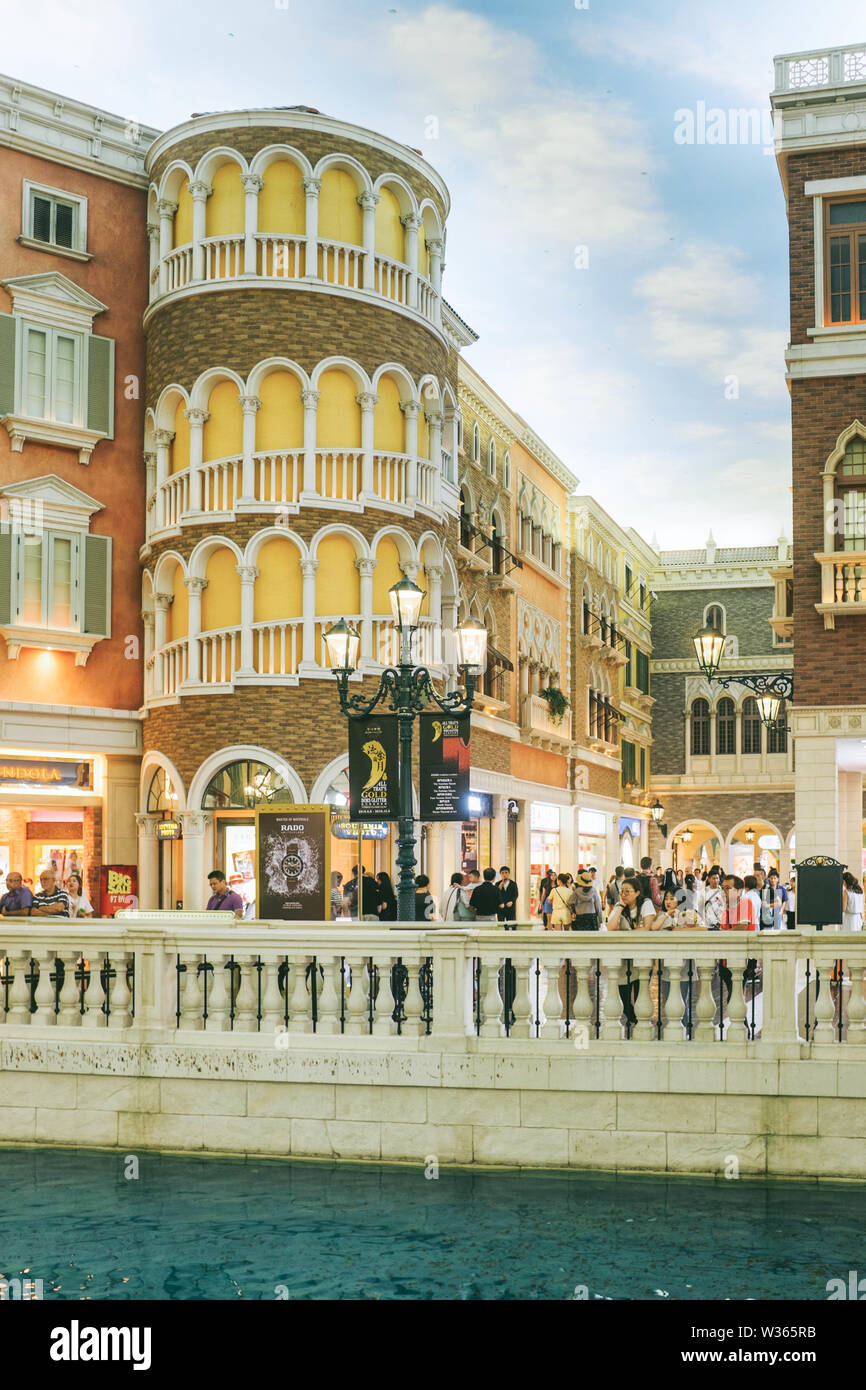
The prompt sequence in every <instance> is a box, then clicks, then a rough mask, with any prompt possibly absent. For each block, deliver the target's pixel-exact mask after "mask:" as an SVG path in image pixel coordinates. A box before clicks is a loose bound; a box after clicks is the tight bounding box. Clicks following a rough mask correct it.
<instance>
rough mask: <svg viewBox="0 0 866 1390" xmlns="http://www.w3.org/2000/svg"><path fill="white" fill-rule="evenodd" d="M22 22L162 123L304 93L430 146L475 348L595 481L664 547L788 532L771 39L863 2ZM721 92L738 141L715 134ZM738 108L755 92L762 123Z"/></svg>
mask: <svg viewBox="0 0 866 1390" xmlns="http://www.w3.org/2000/svg"><path fill="white" fill-rule="evenodd" d="M578 3H579V4H580V6H581V7H580V8H578ZM4 37H5V42H4V53H5V55H6V56H5V58H4V60H3V62H4V67H5V69H6V71H7V73H8V74H9V75H10V76H13V77H17V78H20V79H23V80H24V81H27V82H32V83H35V84H37V85H39V86H42V87H47V88H49V89H50V90H52V91H56V92H58V93H61V94H63V95H65V96H69V97H72V98H77V99H79V100H82V101H87V102H89V103H91V104H92V105H95V106H99V107H103V108H104V109H106V110H109V111H112V112H115V113H117V114H118V115H122V116H125V117H128V118H129V119H131V120H138V121H140V122H142V123H144V124H149V125H152V126H156V127H158V128H160V129H167V128H168V127H170V126H171V125H174V124H177V123H179V122H181V121H183V120H185V119H187V118H188V117H189V116H190V115H191V113H192V112H193V111H212V110H223V109H232V108H241V107H257V106H288V105H295V104H302V105H309V106H313V107H316V108H318V109H319V110H320V111H322V112H324V113H326V114H327V115H330V116H333V117H336V118H338V119H340V120H345V121H350V122H354V123H356V124H358V125H362V126H366V127H369V128H371V129H373V130H378V131H381V132H382V133H384V134H386V135H389V136H391V137H393V138H394V139H396V140H399V141H402V142H404V143H406V144H408V145H411V146H413V147H415V148H417V149H420V150H422V151H423V153H424V155H425V157H426V158H427V159H429V160H430V162H431V163H432V164H433V165H434V166H435V168H436V169H437V170H438V171H439V173H440V174H441V175H442V177H443V178H444V180H445V182H446V184H447V185H448V188H449V190H450V193H451V199H452V212H451V216H450V218H449V222H448V241H447V249H446V255H445V261H446V268H445V274H444V279H443V290H444V293H445V297H446V298H447V299H448V301H449V302H450V303H451V304H452V305H453V306H454V308H455V309H456V310H457V312H458V313H459V314H460V316H461V317H462V318H463V319H465V320H466V321H467V322H468V323H469V324H470V325H471V326H472V328H473V329H474V330H475V331H476V332H477V333H478V335H479V341H478V342H477V343H476V344H474V345H473V346H472V347H471V348H468V349H466V351H465V356H466V357H467V360H469V361H471V363H472V365H473V366H474V367H475V369H476V370H477V371H479V372H480V373H481V374H482V376H484V377H485V378H486V380H487V381H488V382H489V383H490V385H491V386H492V387H493V389H494V390H495V391H497V392H498V394H499V395H500V396H502V397H503V399H504V400H505V401H506V402H507V403H508V405H509V406H511V407H512V409H514V410H515V411H517V412H518V413H519V414H520V415H522V416H523V418H524V419H525V420H526V421H527V422H528V423H529V424H530V425H531V426H532V428H533V429H534V430H535V431H536V433H537V434H539V435H540V436H541V438H542V439H543V440H544V441H545V442H546V443H547V444H548V445H549V446H550V448H552V449H553V450H554V451H555V452H556V453H557V454H558V455H559V456H560V458H561V459H562V460H563V461H564V463H565V464H566V465H567V466H568V468H570V469H571V471H572V472H573V473H575V474H577V476H578V478H579V479H580V485H579V491H580V492H582V493H590V494H592V495H593V496H594V497H596V498H597V500H598V501H599V502H600V503H601V505H602V506H603V507H605V508H606V509H607V510H608V511H609V512H610V513H611V515H612V516H613V517H614V519H615V520H616V521H617V522H619V524H620V525H623V526H634V527H635V528H636V529H637V530H639V531H640V532H641V533H642V534H643V535H644V536H645V537H646V539H647V540H650V539H651V538H652V537H653V535H655V536H657V538H658V541H659V543H660V544H661V546H662V548H665V549H679V548H683V547H695V546H701V545H702V544H703V543H704V540H705V539H706V536H707V533H708V532H709V530H710V529H712V532H713V534H714V536H715V539H716V541H717V543H718V544H719V545H750V544H751V545H754V544H772V543H774V542H775V541H776V539H777V537H778V535H779V533H780V531H781V530H783V529H784V530H785V531H786V533H787V534H788V535H789V536H790V533H791V527H790V510H791V498H790V404H789V396H788V391H787V387H786V384H785V364H784V350H785V344H786V341H787V330H788V293H787V227H786V221H785V206H784V198H783V194H782V189H781V184H780V182H779V176H778V171H777V168H776V161H775V158H774V155H773V151H772V140H771V138H769V139H768V138H767V135H768V134H769V136H770V137H771V131H770V132H766V131H762V130H761V128H760V127H761V115H762V113H765V112H768V111H769V101H768V93H769V91H770V90H771V88H772V86H773V67H772V59H773V57H774V55H776V54H781V53H791V52H799V51H804V50H808V49H815V48H818V49H820V48H826V47H831V46H833V47H836V46H842V45H845V44H851V43H856V42H858V41H860V40H866V12H864V11H863V9H862V6H856V7H855V5H854V4H853V3H850V0H849V3H841V0H823V2H822V4H821V5H820V6H816V5H815V4H814V2H813V0H760V3H759V4H755V3H754V0H728V3H726V4H724V5H719V4H718V3H717V0H668V3H653V0H644V2H643V3H639V0H577V3H576V0H541V3H536V4H530V3H526V0H524V2H523V3H518V2H517V0H502V3H489V4H482V3H475V4H456V3H434V4H427V3H423V0H419V2H418V3H406V0H393V3H388V0H385V3H377V2H376V0H207V3H203V0H180V3H176V0H175V2H174V3H169V2H168V0H152V2H151V3H148V4H142V3H129V0H110V3H107V2H106V0H66V3H65V4H64V5H63V6H58V5H57V4H56V0H28V3H27V4H26V5H21V6H15V7H14V8H13V7H11V6H10V7H9V8H8V9H7V13H6V16H5V18H4ZM714 108H715V109H721V110H722V111H723V112H724V113H725V121H724V123H723V124H722V125H721V126H720V127H717V128H718V129H720V130H721V132H722V134H723V135H724V136H725V142H724V143H706V142H700V140H699V138H698V137H699V133H700V128H701V124H702V120H701V111H702V110H703V111H705V112H707V113H711V112H712V110H713V109H714ZM732 108H736V109H744V108H745V109H746V110H754V111H755V113H756V115H755V118H754V125H753V126H751V127H750V128H749V129H748V132H747V134H748V138H742V131H741V132H740V138H736V137H737V131H736V129H735V128H734V127H732V123H731V121H730V119H729V118H728V117H727V113H728V111H730V110H731V109H732ZM706 119H708V120H710V121H712V116H711V115H709V114H708V115H707V118H706ZM764 120H765V125H766V117H765V118H764Z"/></svg>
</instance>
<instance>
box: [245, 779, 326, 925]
mask: <svg viewBox="0 0 866 1390" xmlns="http://www.w3.org/2000/svg"><path fill="white" fill-rule="evenodd" d="M330 829H331V808H330V806H327V805H325V806H285V807H283V808H282V809H281V810H272V809H271V808H270V807H261V806H260V807H258V808H257V809H256V904H257V906H256V915H257V917H258V918H259V919H260V920H261V921H265V922H268V921H278V922H327V921H329V920H330V916H331V900H330V868H331V862H330V852H331V836H330Z"/></svg>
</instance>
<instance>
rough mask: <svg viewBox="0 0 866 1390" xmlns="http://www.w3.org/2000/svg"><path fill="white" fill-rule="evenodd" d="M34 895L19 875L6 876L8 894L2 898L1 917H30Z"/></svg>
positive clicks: (9, 874) (10, 874) (0, 899)
mask: <svg viewBox="0 0 866 1390" xmlns="http://www.w3.org/2000/svg"><path fill="white" fill-rule="evenodd" d="M32 906H33V894H32V893H31V892H30V889H29V888H25V886H24V880H23V878H22V877H21V875H20V874H19V873H8V874H7V875H6V892H5V893H4V894H3V897H2V898H0V917H29V916H30V909H31V907H32Z"/></svg>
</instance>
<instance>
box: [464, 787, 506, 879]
mask: <svg viewBox="0 0 866 1390" xmlns="http://www.w3.org/2000/svg"><path fill="white" fill-rule="evenodd" d="M467 806H468V809H469V814H470V817H471V819H470V820H465V821H464V822H463V824H462V825H461V827H460V867H461V868H462V870H463V872H464V873H465V874H467V873H469V872H470V871H471V870H472V869H477V870H478V872H479V873H483V871H484V870H485V869H489V868H498V867H499V866H498V865H497V864H494V863H493V797H492V796H491V795H490V793H489V792H470V793H469V797H468V799H467Z"/></svg>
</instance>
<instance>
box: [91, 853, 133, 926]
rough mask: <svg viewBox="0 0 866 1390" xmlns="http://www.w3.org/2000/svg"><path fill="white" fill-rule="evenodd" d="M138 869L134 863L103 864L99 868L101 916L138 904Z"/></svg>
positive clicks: (108, 915) (109, 915) (111, 914)
mask: <svg viewBox="0 0 866 1390" xmlns="http://www.w3.org/2000/svg"><path fill="white" fill-rule="evenodd" d="M137 876H138V869H137V868H136V866H135V865H134V864H102V865H101V866H100V870H99V916H100V917H113V916H114V914H115V913H116V912H117V910H118V908H121V907H137V906H138V897H137V894H138V882H137Z"/></svg>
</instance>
